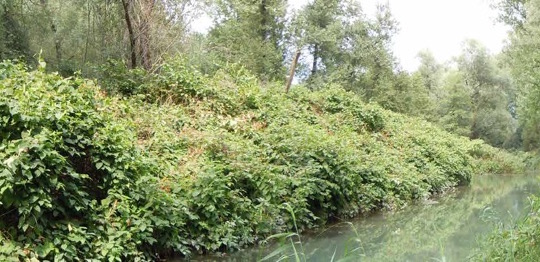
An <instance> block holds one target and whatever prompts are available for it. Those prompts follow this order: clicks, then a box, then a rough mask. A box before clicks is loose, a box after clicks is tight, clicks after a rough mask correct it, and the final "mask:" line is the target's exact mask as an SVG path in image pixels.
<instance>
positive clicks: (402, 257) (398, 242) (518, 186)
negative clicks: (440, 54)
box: [192, 175, 540, 261]
mask: <svg viewBox="0 0 540 262" xmlns="http://www.w3.org/2000/svg"><path fill="white" fill-rule="evenodd" d="M537 193H540V183H539V180H538V178H537V177H536V176H532V175H485V176H478V177H475V179H474V180H473V182H472V184H471V185H470V186H468V187H460V188H457V189H456V190H454V191H453V192H450V193H447V194H445V195H443V196H440V197H436V198H434V199H432V200H427V201H420V202H418V203H415V204H411V205H410V206H408V207H406V208H404V209H403V210H401V211H398V212H380V213H376V214H374V215H370V216H368V217H361V218H357V219H354V220H351V221H347V222H348V223H337V224H335V225H332V226H329V227H328V228H325V229H321V230H319V231H315V232H309V233H304V234H302V248H303V250H304V251H305V254H306V258H307V260H308V261H331V260H332V257H334V261H337V260H339V259H340V258H344V257H347V258H349V259H350V260H348V261H464V260H466V259H467V257H468V256H469V255H470V253H471V251H473V250H474V248H476V247H477V246H478V243H479V241H481V239H482V238H483V237H485V236H486V235H487V234H489V233H490V232H491V231H492V230H493V229H494V228H495V227H496V225H497V224H498V223H512V222H513V221H515V220H516V219H518V218H519V217H521V216H523V215H524V214H526V212H527V211H528V206H529V200H528V197H529V196H530V195H531V194H537ZM353 227H354V228H353ZM276 248H277V246H276V245H268V246H265V247H256V248H250V249H246V250H243V251H239V252H235V253H232V254H222V255H212V256H204V257H196V258H194V259H192V261H258V260H260V259H261V258H263V257H265V256H266V255H268V254H269V253H271V252H272V251H273V250H275V249H276ZM297 249H301V248H300V247H297ZM352 250H354V252H352ZM347 253H348V254H349V255H347V256H345V254H347ZM278 258H279V257H276V258H274V259H271V260H270V261H274V260H277V259H278Z"/></svg>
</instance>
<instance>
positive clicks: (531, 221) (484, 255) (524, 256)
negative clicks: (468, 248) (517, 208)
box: [471, 197, 540, 261]
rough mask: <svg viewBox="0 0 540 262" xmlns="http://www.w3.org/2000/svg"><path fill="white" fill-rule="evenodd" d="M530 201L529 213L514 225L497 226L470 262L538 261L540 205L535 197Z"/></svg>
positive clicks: (539, 252) (539, 250) (539, 254)
mask: <svg viewBox="0 0 540 262" xmlns="http://www.w3.org/2000/svg"><path fill="white" fill-rule="evenodd" d="M530 201H531V210H530V212H529V213H528V214H527V215H526V216H525V217H522V218H520V219H519V221H518V222H517V223H516V224H515V225H511V226H504V225H499V228H498V229H497V230H496V231H494V232H493V233H492V234H491V235H490V236H489V238H487V239H486V240H485V242H484V244H483V245H482V247H481V248H480V249H478V250H477V251H476V253H475V254H474V255H473V256H472V257H471V261H538V258H539V257H540V249H539V248H538V241H539V240H540V234H539V232H540V231H539V228H538V227H539V225H540V217H539V216H538V212H539V210H540V205H539V202H538V201H539V200H538V198H537V197H533V198H531V199H530Z"/></svg>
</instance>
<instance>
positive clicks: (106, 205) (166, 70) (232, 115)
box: [0, 62, 522, 260]
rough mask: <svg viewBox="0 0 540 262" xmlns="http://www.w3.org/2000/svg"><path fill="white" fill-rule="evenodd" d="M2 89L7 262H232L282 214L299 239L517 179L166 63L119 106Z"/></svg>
mask: <svg viewBox="0 0 540 262" xmlns="http://www.w3.org/2000/svg"><path fill="white" fill-rule="evenodd" d="M0 76H1V79H2V81H1V89H0V90H1V92H2V96H0V97H1V98H0V105H1V107H0V108H2V116H3V117H2V125H1V128H2V130H1V134H2V147H1V151H0V153H1V156H2V157H1V158H2V159H4V160H3V162H2V163H1V166H2V173H1V174H2V187H1V188H0V189H1V191H0V192H1V194H0V201H1V202H2V207H1V210H2V211H1V213H2V214H3V215H2V223H1V231H2V242H3V243H2V244H3V245H2V246H3V247H2V250H1V253H2V254H3V255H4V256H6V257H4V258H8V257H10V258H13V259H16V258H17V257H18V258H24V257H27V258H28V257H34V256H36V257H40V258H53V257H55V258H62V257H63V258H65V259H68V260H71V259H74V258H77V257H79V258H80V257H85V258H93V259H98V260H102V259H106V258H107V259H115V258H116V259H134V258H136V257H147V258H152V257H153V258H156V256H166V255H172V254H184V255H188V254H189V253H190V252H192V251H196V250H199V251H216V250H222V249H225V248H227V249H235V248H239V247H241V246H243V245H247V244H251V243H256V242H259V241H261V240H263V239H264V238H265V236H268V235H270V234H273V233H276V232H281V231H285V230H289V229H290V228H291V226H292V225H291V221H290V216H289V215H288V213H287V211H286V210H285V209H284V206H283V204H284V203H288V204H289V205H291V206H292V207H293V209H294V210H295V212H296V217H297V222H298V224H299V226H300V227H302V228H305V227H312V226H315V225H318V224H321V223H324V222H326V221H328V219H331V218H332V217H334V216H340V217H347V216H352V215H355V214H358V213H359V212H368V211H370V210H375V209H380V208H395V207H400V206H403V205H404V204H406V203H407V202H408V201H410V200H413V199H419V198H425V197H428V196H429V195H431V194H434V193H438V192H443V191H444V190H446V189H448V188H450V187H452V186H455V185H458V184H467V183H468V182H469V181H470V179H471V178H472V177H473V175H474V174H477V173H482V172H505V173H506V172H512V171H516V170H519V169H520V168H522V166H521V165H520V164H519V163H520V160H519V159H518V158H513V157H512V156H511V155H508V154H507V153H504V152H502V151H500V150H497V149H494V148H492V147H490V146H488V145H486V144H484V143H483V142H482V141H469V140H468V139H467V138H462V137H457V136H455V135H451V134H449V133H447V132H445V131H442V130H440V129H438V128H437V127H435V126H433V125H432V124H430V123H428V122H426V121H424V120H421V119H417V118H409V117H404V116H402V115H399V114H396V113H392V112H390V111H387V110H384V109H382V108H380V107H379V106H377V105H371V104H365V103H363V102H362V101H361V99H360V98H358V97H356V96H354V95H352V94H350V93H347V92H346V91H344V90H342V89H340V88H339V87H337V86H335V87H333V88H329V89H325V90H322V91H318V92H311V91H308V90H307V89H304V88H296V89H294V90H293V91H292V92H291V93H289V94H284V93H282V92H279V91H278V90H277V89H278V88H279V90H281V87H280V86H279V87H267V88H265V89H261V88H260V86H259V85H258V84H257V81H256V79H255V78H254V77H253V76H251V75H250V74H249V73H247V72H245V71H244V70H243V69H241V68H236V67H231V68H226V69H224V70H221V71H219V72H218V73H217V74H215V75H214V76H212V77H203V76H200V75H198V74H197V73H196V72H195V71H193V70H191V69H189V68H186V67H185V66H182V64H181V63H176V64H171V65H166V66H164V67H163V69H162V71H161V73H160V74H157V75H155V74H146V75H144V81H143V83H142V84H141V85H140V86H139V88H140V89H139V90H140V91H138V92H139V93H136V94H134V95H132V96H123V97H122V96H110V95H106V94H105V93H104V90H102V89H100V88H99V87H96V86H95V85H94V84H92V82H89V81H87V80H84V79H81V78H77V77H75V78H68V79H66V78H62V77H60V76H57V75H55V74H47V73H45V72H43V69H42V68H41V69H39V70H37V71H27V70H26V69H25V68H24V67H23V66H20V65H15V64H12V63H9V62H7V63H3V64H2V65H1V67H0ZM118 81H120V80H118ZM112 83H114V81H112V80H111V85H110V88H111V90H110V91H109V92H112V91H115V90H121V85H119V84H118V85H114V84H112ZM116 83H118V82H116ZM117 88H118V89H117Z"/></svg>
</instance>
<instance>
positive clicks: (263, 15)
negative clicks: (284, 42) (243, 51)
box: [259, 0, 269, 41]
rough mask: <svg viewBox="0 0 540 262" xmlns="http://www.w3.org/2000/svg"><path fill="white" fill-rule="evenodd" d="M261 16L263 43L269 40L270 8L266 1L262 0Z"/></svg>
mask: <svg viewBox="0 0 540 262" xmlns="http://www.w3.org/2000/svg"><path fill="white" fill-rule="evenodd" d="M259 14H260V16H261V24H260V27H261V28H260V30H261V39H262V40H263V41H265V40H267V39H268V35H269V34H268V25H267V24H268V7H267V4H266V0H261V4H260V6H259Z"/></svg>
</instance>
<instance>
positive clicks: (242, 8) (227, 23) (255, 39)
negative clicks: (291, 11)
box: [209, 0, 286, 81]
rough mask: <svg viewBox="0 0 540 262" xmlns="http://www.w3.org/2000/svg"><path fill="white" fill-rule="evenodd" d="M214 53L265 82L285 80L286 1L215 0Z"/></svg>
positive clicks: (224, 61) (211, 42) (212, 43)
mask: <svg viewBox="0 0 540 262" xmlns="http://www.w3.org/2000/svg"><path fill="white" fill-rule="evenodd" d="M211 6H212V10H213V17H214V22H215V26H214V27H213V28H212V29H211V30H210V32H209V42H210V48H211V50H212V51H213V52H214V53H215V54H216V57H217V58H218V59H219V60H221V61H222V63H227V62H229V63H230V62H232V63H239V64H242V65H244V66H245V67H246V68H249V69H250V70H251V71H252V72H253V73H255V74H256V75H257V76H258V77H259V79H261V80H263V81H270V80H283V78H284V75H285V68H284V66H283V59H284V54H285V50H284V28H285V15H286V1H285V0H257V1H254V2H246V1H242V0H215V1H213V2H212V5H211Z"/></svg>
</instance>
